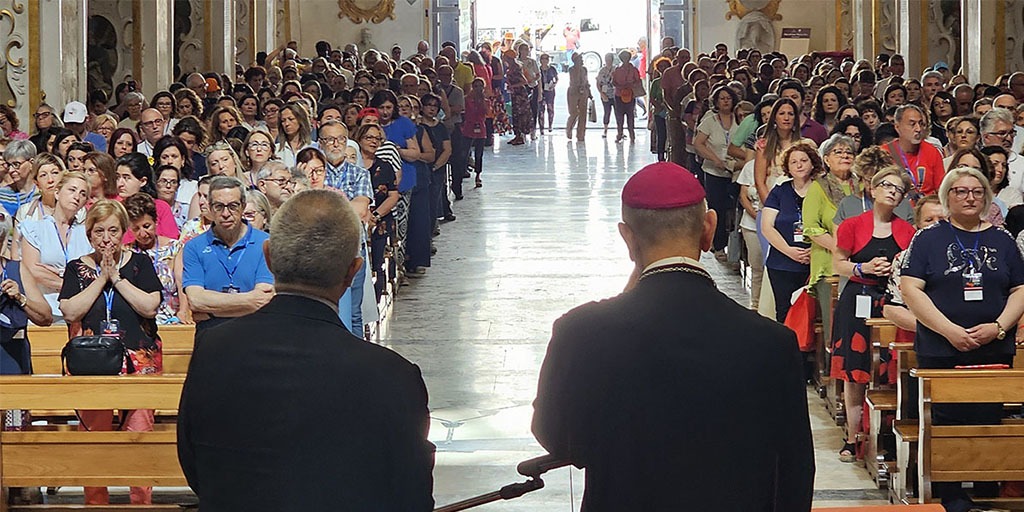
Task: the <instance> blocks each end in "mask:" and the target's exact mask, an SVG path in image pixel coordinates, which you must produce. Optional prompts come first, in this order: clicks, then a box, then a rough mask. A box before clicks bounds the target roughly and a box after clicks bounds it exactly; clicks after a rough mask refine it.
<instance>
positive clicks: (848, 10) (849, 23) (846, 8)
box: [836, 0, 853, 50]
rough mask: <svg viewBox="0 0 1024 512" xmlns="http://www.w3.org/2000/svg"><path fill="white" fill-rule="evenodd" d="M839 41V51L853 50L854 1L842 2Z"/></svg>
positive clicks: (839, 14)
mask: <svg viewBox="0 0 1024 512" xmlns="http://www.w3.org/2000/svg"><path fill="white" fill-rule="evenodd" d="M836 15H837V16H838V17H839V41H840V45H839V48H836V49H837V50H846V49H851V50H852V49H853V5H852V0H840V1H839V12H838V13H837V14H836Z"/></svg>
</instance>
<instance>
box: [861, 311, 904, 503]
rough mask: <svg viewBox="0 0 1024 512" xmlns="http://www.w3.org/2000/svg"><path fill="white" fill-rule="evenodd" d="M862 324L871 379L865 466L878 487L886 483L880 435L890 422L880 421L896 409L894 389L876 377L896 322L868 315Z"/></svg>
mask: <svg viewBox="0 0 1024 512" xmlns="http://www.w3.org/2000/svg"><path fill="white" fill-rule="evenodd" d="M865 323H866V324H867V325H868V326H869V327H870V328H871V347H872V348H871V370H870V372H871V379H872V380H871V382H870V383H868V390H867V395H866V398H865V406H866V407H867V410H868V417H869V424H870V426H869V429H868V431H867V432H865V439H864V463H865V464H864V465H865V467H866V468H867V470H868V474H869V475H871V479H872V480H874V481H875V484H876V485H878V488H879V489H885V488H887V487H888V485H889V476H890V475H889V467H888V465H886V463H885V455H884V454H882V453H881V450H880V449H879V447H880V446H881V442H880V438H881V436H883V435H890V434H891V432H892V428H891V425H888V424H885V422H884V421H883V420H884V418H885V416H886V415H887V414H889V413H892V412H893V411H895V410H896V404H897V395H896V390H895V389H892V386H890V385H889V383H888V382H881V381H879V378H878V372H879V368H880V367H881V364H882V358H881V356H882V351H883V349H888V347H889V343H890V342H893V341H894V340H895V339H896V325H895V324H893V323H892V322H890V321H889V320H886V319H884V318H869V319H867V320H866V321H865Z"/></svg>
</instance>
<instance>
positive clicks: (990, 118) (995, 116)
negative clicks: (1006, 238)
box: [8, 107, 1013, 147]
mask: <svg viewBox="0 0 1024 512" xmlns="http://www.w3.org/2000/svg"><path fill="white" fill-rule="evenodd" d="M998 121H1002V122H1004V123H1006V124H1009V125H1011V126H1012V125H1013V113H1012V112H1010V110H1009V109H1005V108H1002V107H995V108H993V109H992V110H989V111H988V112H985V115H983V116H981V133H992V132H993V131H995V130H994V128H995V126H996V122H998ZM8 147H10V146H8Z"/></svg>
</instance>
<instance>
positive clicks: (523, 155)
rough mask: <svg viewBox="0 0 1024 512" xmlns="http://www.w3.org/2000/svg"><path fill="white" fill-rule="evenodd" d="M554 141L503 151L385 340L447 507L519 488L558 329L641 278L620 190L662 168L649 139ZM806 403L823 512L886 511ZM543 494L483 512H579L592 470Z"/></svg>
mask: <svg viewBox="0 0 1024 512" xmlns="http://www.w3.org/2000/svg"><path fill="white" fill-rule="evenodd" d="M643 124H645V123H644V122H638V125H643ZM556 126H557V125H556ZM556 133H557V134H555V135H550V134H549V135H545V136H543V137H539V139H538V140H537V141H536V142H531V143H527V144H526V145H524V146H519V147H512V146H502V145H500V144H499V145H496V146H495V147H494V148H493V153H492V154H488V155H487V157H486V159H485V162H484V172H483V183H484V185H483V187H482V188H480V189H476V190H472V189H470V190H468V191H467V193H466V194H465V199H464V200H462V201H459V202H457V203H456V204H455V213H456V215H457V216H458V219H457V220H456V221H454V222H451V223H447V224H444V225H443V226H442V228H441V235H440V236H439V237H437V238H436V239H435V241H436V245H437V248H438V253H437V255H436V256H435V257H434V259H433V262H432V267H431V268H430V270H429V271H428V273H427V275H426V276H425V277H423V278H420V279H416V280H414V281H413V282H412V284H411V285H410V286H407V287H403V288H401V290H400V291H399V294H398V298H397V301H396V303H395V305H394V310H393V313H392V315H391V318H390V319H389V321H388V322H387V324H386V325H385V326H384V327H383V329H382V332H383V335H382V342H383V343H384V344H386V345H387V346H389V347H391V348H393V349H394V350H396V351H397V352H399V353H401V354H402V355H404V356H405V357H406V358H408V359H410V360H411V361H413V362H415V363H416V364H418V365H419V366H420V368H421V369H422V371H423V377H424V379H425V381H426V384H427V388H428V390H429V393H430V409H431V417H432V418H433V421H432V424H431V432H430V439H431V440H432V441H433V442H434V443H436V445H437V463H436V464H437V465H436V469H435V471H434V479H435V484H434V488H435V493H434V496H435V500H436V502H437V504H438V505H443V504H448V503H452V502H455V501H459V500H461V499H465V498H467V497H470V496H474V495H477V494H482V493H485V492H489V491H492V490H495V489H498V488H499V487H501V486H502V485H505V484H507V483H511V482H514V481H518V480H521V478H520V477H518V475H517V473H516V470H515V465H516V464H517V463H518V462H520V461H522V460H525V459H528V458H531V457H534V456H536V455H540V454H542V453H543V449H542V448H541V447H540V446H539V445H538V444H537V442H536V441H535V440H534V438H533V436H532V435H531V433H530V419H531V416H532V413H533V409H532V407H531V405H530V404H531V402H532V400H533V398H534V396H535V393H536V385H537V374H538V371H539V369H540V364H541V361H542V360H543V357H544V353H545V350H546V348H547V342H548V339H549V336H550V328H551V324H552V322H553V321H554V320H555V319H556V318H558V317H559V316H560V315H561V314H563V313H564V312H565V311H568V310H569V309H571V308H573V307H575V306H577V305H579V304H581V303H584V302H587V301H590V300H595V299H600V298H603V297H608V296H611V295H614V294H617V293H618V292H619V291H620V290H621V289H622V287H623V285H624V284H625V281H626V277H627V276H628V275H629V272H630V270H631V265H630V262H629V258H628V256H627V254H626V250H625V246H624V245H623V244H622V242H621V240H620V239H619V235H618V233H617V231H616V226H615V225H616V222H617V221H618V220H619V204H620V203H619V192H620V190H621V188H622V185H623V184H624V183H625V181H626V179H627V178H628V177H629V176H630V175H631V174H632V172H634V171H636V170H637V169H639V168H640V167H642V166H643V165H645V164H647V163H649V162H652V161H654V159H655V158H654V155H652V154H651V152H650V150H649V143H648V140H647V138H646V133H645V132H643V131H640V130H638V139H637V142H636V144H635V145H630V144H628V143H627V144H615V143H614V142H613V141H614V138H609V139H604V138H602V137H601V131H600V130H599V129H591V130H589V132H588V134H587V138H586V143H585V144H580V143H575V142H567V139H566V138H565V136H564V134H563V133H562V132H561V131H556ZM467 183H471V181H467ZM705 263H706V264H707V265H708V267H709V268H710V269H711V270H712V273H713V274H714V277H715V279H716V281H717V282H718V284H719V288H720V289H722V290H723V291H725V292H726V293H728V294H729V295H730V296H732V297H734V298H735V299H737V300H739V301H744V302H745V301H746V295H745V291H744V289H743V286H742V283H741V280H740V277H739V275H738V274H736V273H734V272H732V271H730V270H729V269H727V268H725V267H723V266H721V265H719V264H717V263H716V262H715V261H714V259H713V258H708V257H705ZM808 400H809V404H810V410H811V425H812V427H813V430H814V438H815V446H816V447H817V451H816V455H817V457H816V458H817V461H816V462H817V478H816V481H815V490H816V492H815V505H816V506H843V505H851V506H852V505H858V504H884V503H886V502H885V501H884V494H883V492H882V491H879V490H877V489H875V488H874V485H873V483H872V481H871V480H870V478H869V477H868V476H867V473H866V471H865V470H864V469H863V468H861V467H857V466H853V465H850V464H843V463H840V462H839V461H838V459H837V457H836V452H837V450H838V448H839V447H840V445H841V432H840V430H839V428H837V427H836V426H835V425H834V423H832V422H831V420H830V418H829V416H828V414H827V412H826V411H825V409H824V407H823V406H822V401H821V400H820V399H819V398H818V397H817V394H815V393H810V392H809V393H808ZM739 462H741V461H739ZM545 481H546V483H547V486H546V487H545V488H544V489H542V490H540V491H537V492H534V493H531V494H529V495H527V496H525V497H522V498H519V499H517V500H512V501H505V502H498V503H494V504H490V505H486V506H483V507H481V508H480V510H493V511H499V510H508V511H514V510H524V511H525V510H531V511H547V510H559V511H562V510H566V509H567V508H566V507H569V509H570V510H578V508H579V502H580V499H581V497H582V491H583V473H582V472H581V471H579V470H576V469H572V470H568V469H559V470H555V471H552V472H551V473H549V474H548V475H547V476H546V477H545Z"/></svg>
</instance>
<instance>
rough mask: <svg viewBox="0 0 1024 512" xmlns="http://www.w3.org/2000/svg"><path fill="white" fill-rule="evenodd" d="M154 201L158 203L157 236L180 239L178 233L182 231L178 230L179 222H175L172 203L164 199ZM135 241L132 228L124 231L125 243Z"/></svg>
mask: <svg viewBox="0 0 1024 512" xmlns="http://www.w3.org/2000/svg"><path fill="white" fill-rule="evenodd" d="M153 203H155V204H156V234H157V236H166V237H167V238H173V239H175V240H177V239H178V235H180V234H181V233H180V232H179V231H178V223H176V222H174V212H173V211H172V210H171V205H169V204H167V203H166V202H165V201H164V200H163V199H154V200H153ZM134 241H135V234H134V233H132V230H131V229H128V230H127V231H125V233H124V240H123V242H124V243H125V244H130V243H132V242H134Z"/></svg>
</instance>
